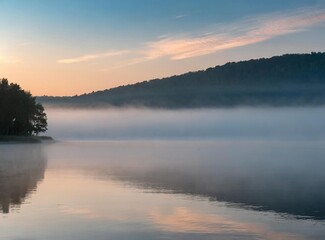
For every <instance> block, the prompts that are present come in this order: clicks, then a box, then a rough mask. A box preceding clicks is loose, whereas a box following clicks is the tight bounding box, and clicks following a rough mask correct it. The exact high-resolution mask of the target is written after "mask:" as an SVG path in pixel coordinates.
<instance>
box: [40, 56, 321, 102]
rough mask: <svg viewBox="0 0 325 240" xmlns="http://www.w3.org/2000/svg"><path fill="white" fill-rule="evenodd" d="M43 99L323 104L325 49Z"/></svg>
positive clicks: (58, 100) (52, 100) (68, 100)
mask: <svg viewBox="0 0 325 240" xmlns="http://www.w3.org/2000/svg"><path fill="white" fill-rule="evenodd" d="M38 100H39V101H40V102H41V103H44V104H53V105H72V106H79V105H80V106H102V105H112V106H146V107H159V108H192V107H229V106H239V105H242V106H245V105H246V106H256V105H263V106H267V105H274V106H293V105H294V106H303V105H323V104H325V53H311V54H287V55H283V56H277V57H272V58H267V59H266V58H261V59H257V60H249V61H241V62H230V63H227V64H225V65H222V66H216V67H213V68H208V69H206V70H204V71H198V72H189V73H186V74H182V75H179V76H172V77H168V78H163V79H154V80H151V81H144V82H141V83H137V84H133V85H127V86H121V87H117V88H112V89H108V90H104V91H98V92H93V93H89V94H84V95H80V96H74V97H39V98H38Z"/></svg>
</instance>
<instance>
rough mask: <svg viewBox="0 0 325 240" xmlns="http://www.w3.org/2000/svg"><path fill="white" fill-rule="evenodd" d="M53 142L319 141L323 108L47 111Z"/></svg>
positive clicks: (322, 134) (324, 117) (323, 133)
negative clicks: (180, 140) (123, 140)
mask: <svg viewBox="0 0 325 240" xmlns="http://www.w3.org/2000/svg"><path fill="white" fill-rule="evenodd" d="M46 112H47V114H48V122H49V130H48V132H47V133H46V134H47V135H50V136H52V137H54V138H55V139H57V140H116V139H209V138H212V139H215V138H222V139H242V138H243V139H277V140H324V139H325V131H323V126H324V122H325V108H234V109H199V110H150V109H132V108H127V109H115V108H107V109H67V108H65V109H64V108H62V109H60V108H49V107H48V108H46Z"/></svg>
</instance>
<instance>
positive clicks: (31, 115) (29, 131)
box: [0, 79, 47, 136]
mask: <svg viewBox="0 0 325 240" xmlns="http://www.w3.org/2000/svg"><path fill="white" fill-rule="evenodd" d="M46 130H47V117H46V113H45V112H44V108H43V106H42V105H41V104H39V103H36V100H35V97H33V96H32V95H31V94H30V93H29V92H26V91H24V90H23V89H21V87H20V86H19V85H18V84H14V83H11V84H9V82H8V80H7V79H1V80H0V135H17V136H30V135H37V134H39V133H41V132H45V131H46Z"/></svg>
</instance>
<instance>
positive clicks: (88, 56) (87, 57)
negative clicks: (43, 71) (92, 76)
mask: <svg viewBox="0 0 325 240" xmlns="http://www.w3.org/2000/svg"><path fill="white" fill-rule="evenodd" d="M129 52H130V51H128V50H119V51H111V52H104V53H97V54H86V55H83V56H80V57H75V58H65V59H60V60H58V63H65V64H70V63H79V62H88V61H91V60H96V59H100V58H107V57H115V56H120V55H124V54H127V53H129Z"/></svg>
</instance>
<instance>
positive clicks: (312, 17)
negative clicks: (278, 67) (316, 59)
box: [145, 9, 325, 60]
mask: <svg viewBox="0 0 325 240" xmlns="http://www.w3.org/2000/svg"><path fill="white" fill-rule="evenodd" d="M323 22H325V9H320V10H315V9H300V10H299V11H296V12H287V13H281V14H279V13H278V14H273V15H269V16H259V17H255V18H250V19H245V20H244V21H240V22H237V23H232V24H228V25H223V26H222V27H221V26H219V27H216V29H215V30H214V31H213V32H214V34H211V33H210V34H208V35H206V34H201V35H200V36H188V37H182V38H177V37H173V38H166V39H160V40H158V41H153V42H149V43H147V44H146V49H145V57H146V58H149V59H156V58H159V57H170V58H171V59H173V60H179V59H185V58H191V57H196V56H202V55H207V54H211V53H215V52H217V51H221V50H226V49H231V48H235V47H241V46H246V45H250V44H254V43H258V42H262V41H266V40H269V39H272V38H274V37H277V36H281V35H285V34H290V33H294V32H299V31H304V30H307V29H308V28H309V27H311V26H314V25H317V24H320V23H323Z"/></svg>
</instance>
